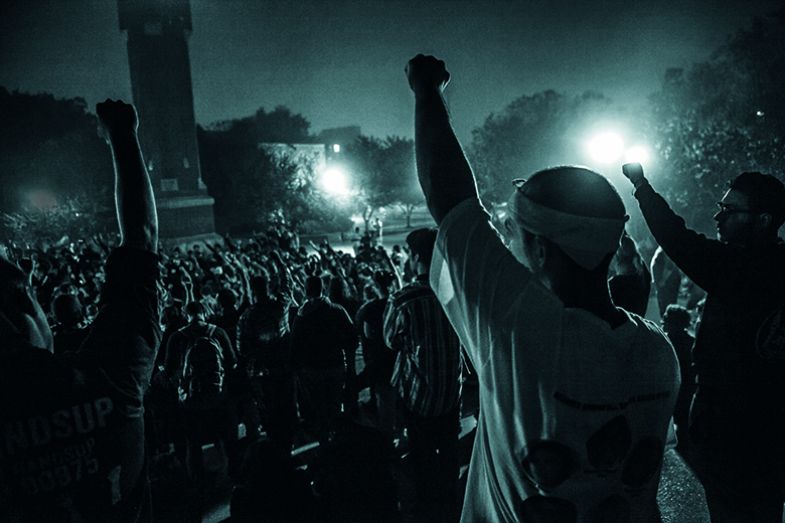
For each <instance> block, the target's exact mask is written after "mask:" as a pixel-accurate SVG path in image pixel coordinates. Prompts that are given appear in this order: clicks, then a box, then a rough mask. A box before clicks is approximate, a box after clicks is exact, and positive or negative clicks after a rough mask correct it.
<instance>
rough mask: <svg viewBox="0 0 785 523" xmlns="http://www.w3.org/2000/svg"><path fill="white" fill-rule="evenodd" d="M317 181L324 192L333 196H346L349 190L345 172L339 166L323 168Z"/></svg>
mask: <svg viewBox="0 0 785 523" xmlns="http://www.w3.org/2000/svg"><path fill="white" fill-rule="evenodd" d="M319 182H320V184H321V186H322V189H324V191H325V192H326V193H328V194H332V195H334V196H348V195H349V194H350V192H351V191H350V190H349V182H348V178H347V176H346V173H345V172H344V170H343V169H341V168H339V167H328V168H327V169H325V170H324V171H323V172H322V176H321V178H320V180H319Z"/></svg>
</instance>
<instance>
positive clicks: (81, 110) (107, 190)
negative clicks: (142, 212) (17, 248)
mask: <svg viewBox="0 0 785 523" xmlns="http://www.w3.org/2000/svg"><path fill="white" fill-rule="evenodd" d="M96 129H97V121H96V118H95V115H93V114H91V113H90V112H88V110H87V104H86V103H85V101H84V100H83V99H81V98H73V99H57V98H55V97H53V96H52V95H51V94H26V93H20V92H17V91H13V92H9V91H8V90H7V89H5V88H3V87H0V186H2V188H3V189H2V191H0V211H2V212H6V213H15V212H22V211H24V210H25V209H26V208H28V207H29V206H30V205H33V206H34V204H35V203H36V202H35V201H34V200H35V198H34V195H35V194H36V193H46V194H49V195H50V196H51V198H52V199H53V201H54V203H55V204H57V205H67V202H68V201H69V200H73V199H80V200H84V199H88V200H91V201H93V202H98V203H99V204H100V205H102V206H105V207H111V199H110V196H109V195H110V194H111V187H112V184H113V169H112V157H111V154H110V152H109V148H108V147H107V146H106V144H105V143H104V142H103V141H102V140H101V139H100V138H99V137H98V133H97V130H96Z"/></svg>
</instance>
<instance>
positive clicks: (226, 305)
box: [218, 289, 237, 312]
mask: <svg viewBox="0 0 785 523" xmlns="http://www.w3.org/2000/svg"><path fill="white" fill-rule="evenodd" d="M218 304H219V305H220V306H221V309H222V310H223V311H224V312H229V311H231V310H234V307H235V305H237V295H236V294H235V293H234V291H233V290H231V289H221V290H220V291H218Z"/></svg>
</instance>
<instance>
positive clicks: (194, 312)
mask: <svg viewBox="0 0 785 523" xmlns="http://www.w3.org/2000/svg"><path fill="white" fill-rule="evenodd" d="M185 313H186V314H187V315H188V316H193V317H196V316H199V315H204V314H207V309H205V308H204V305H202V302H200V301H198V300H196V301H192V302H190V303H188V305H186V306H185Z"/></svg>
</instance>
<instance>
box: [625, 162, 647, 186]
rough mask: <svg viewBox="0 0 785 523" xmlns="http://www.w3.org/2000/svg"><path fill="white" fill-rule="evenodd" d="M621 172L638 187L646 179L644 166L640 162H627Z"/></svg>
mask: <svg viewBox="0 0 785 523" xmlns="http://www.w3.org/2000/svg"><path fill="white" fill-rule="evenodd" d="M621 172H622V174H624V176H625V177H627V179H628V180H629V181H631V182H632V185H633V186H635V188H636V189H637V188H638V186H639V185H640V184H642V183H643V182H644V181H645V180H646V177H645V176H644V175H643V167H641V164H639V163H625V164H624V165H622V166H621Z"/></svg>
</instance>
